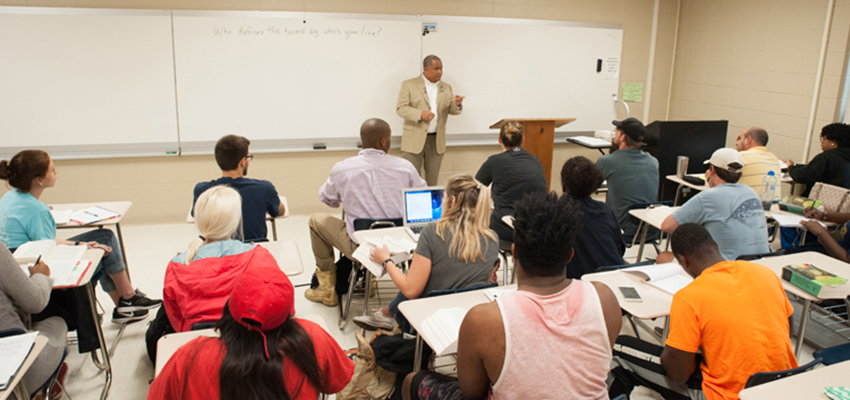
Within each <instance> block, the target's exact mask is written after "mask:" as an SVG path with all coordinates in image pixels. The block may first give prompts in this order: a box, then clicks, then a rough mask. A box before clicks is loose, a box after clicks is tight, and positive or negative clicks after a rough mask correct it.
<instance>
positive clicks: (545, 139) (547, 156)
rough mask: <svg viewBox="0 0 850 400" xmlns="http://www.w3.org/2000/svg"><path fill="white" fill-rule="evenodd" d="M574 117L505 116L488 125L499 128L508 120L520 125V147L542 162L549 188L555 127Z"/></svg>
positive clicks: (570, 120)
mask: <svg viewBox="0 0 850 400" xmlns="http://www.w3.org/2000/svg"><path fill="white" fill-rule="evenodd" d="M575 120H576V119H575V118H505V119H503V120H500V121H499V122H496V123H495V124H493V125H490V129H501V128H502V125H504V124H505V123H506V122H508V121H516V122H519V123H520V124H521V125H522V133H523V136H524V137H525V144H524V145H523V146H522V148H524V149H525V151H527V152H529V153H531V154H533V155H534V156H535V157H537V159H539V160H540V164H543V172H545V173H546V186H547V187H549V188H550V189H551V186H552V185H551V183H552V148H553V147H554V145H555V128H558V127H561V126H564V125H566V124H569V123H570V122H573V121H575Z"/></svg>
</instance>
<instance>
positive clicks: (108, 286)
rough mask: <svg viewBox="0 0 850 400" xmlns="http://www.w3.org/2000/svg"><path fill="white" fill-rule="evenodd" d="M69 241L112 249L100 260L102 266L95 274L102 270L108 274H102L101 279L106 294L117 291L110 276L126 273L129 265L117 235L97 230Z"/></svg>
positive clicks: (99, 266) (104, 230) (109, 231)
mask: <svg viewBox="0 0 850 400" xmlns="http://www.w3.org/2000/svg"><path fill="white" fill-rule="evenodd" d="M68 240H70V241H72V242H76V241H81V242H97V243H100V244H102V245H106V246H109V247H110V248H112V252H110V253H109V254H107V255H105V256H104V257H103V258H102V259H100V264H99V265H98V266H97V269H95V273H97V272H98V271H101V270H102V271H104V272H106V273H105V274H101V277H100V287H101V288H102V289H103V291H104V292H107V293H109V292H112V291H115V290H117V289H118V287H117V286H115V282H113V281H112V278H111V277H110V276H109V275H115V274H117V273H119V272H122V271H124V270H125V269H127V265H125V264H124V257H123V256H122V254H121V245H120V244H119V243H118V240H117V238H116V237H115V233H113V232H112V231H111V230H109V229H95V230H93V231H88V232H85V233H82V234H79V235H77V236H74V237H72V238H70V239H68Z"/></svg>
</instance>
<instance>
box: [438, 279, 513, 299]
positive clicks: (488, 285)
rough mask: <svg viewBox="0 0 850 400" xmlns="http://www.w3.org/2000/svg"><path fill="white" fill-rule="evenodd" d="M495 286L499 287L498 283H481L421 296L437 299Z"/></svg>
mask: <svg viewBox="0 0 850 400" xmlns="http://www.w3.org/2000/svg"><path fill="white" fill-rule="evenodd" d="M497 286H499V282H490V283H482V284H480V285H475V286H469V287H465V288H457V289H443V290H432V291H430V292H428V293H426V294H425V296H423V297H437V296H444V295H447V294H455V293H463V292H471V291H473V290H480V289H488V288H491V287H497Z"/></svg>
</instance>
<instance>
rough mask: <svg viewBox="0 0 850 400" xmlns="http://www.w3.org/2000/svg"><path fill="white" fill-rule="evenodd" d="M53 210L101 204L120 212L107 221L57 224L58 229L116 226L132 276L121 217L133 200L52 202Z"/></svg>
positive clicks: (125, 263) (75, 208)
mask: <svg viewBox="0 0 850 400" xmlns="http://www.w3.org/2000/svg"><path fill="white" fill-rule="evenodd" d="M49 206H50V209H51V210H56V211H64V210H82V209H85V208H89V207H93V206H99V207H102V208H105V209H107V210H109V211H112V212H115V213H118V215H119V216H118V218H113V219H108V220H106V221H100V222H95V223H93V224H90V225H80V224H78V223H76V222H73V221H72V222H69V223H67V224H61V225H60V224H56V229H69V228H92V227H94V228H103V227H104V226H112V225H114V226H115V232H116V234H117V236H118V244H119V245H120V247H121V255H122V256H123V257H124V265H126V266H127V276H128V277H129V276H130V267H129V265H130V264H128V263H127V251H125V250H124V236H123V235H122V234H121V219H123V218H124V216H125V215H127V212H128V211H130V207H132V206H133V202H132V201H106V202H97V203H68V204H50V205H49Z"/></svg>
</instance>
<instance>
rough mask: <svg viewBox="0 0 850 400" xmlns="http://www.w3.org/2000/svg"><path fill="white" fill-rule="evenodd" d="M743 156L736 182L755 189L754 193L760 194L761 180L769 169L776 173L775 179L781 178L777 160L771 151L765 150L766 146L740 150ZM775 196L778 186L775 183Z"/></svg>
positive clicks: (777, 194)
mask: <svg viewBox="0 0 850 400" xmlns="http://www.w3.org/2000/svg"><path fill="white" fill-rule="evenodd" d="M741 155H742V156H743V157H744V171H743V175H742V176H741V179H740V180H739V181H738V183H743V184H745V185H747V186H749V187H751V188H753V190H755V191H756V194H759V195H760V194H761V181H762V180H763V179H764V177H765V175H767V173H768V172H769V171H773V173H774V175H776V181H777V182H779V180H780V179H781V178H782V171H781V170H780V169H779V160H778V159H777V158H776V156H775V155H773V153H771V152H769V151H767V147H764V146H757V147H753V148H751V149H749V150H744V151H742V152H741ZM776 189H777V193H776V197H777V198H778V197H779V193H778V192H779V186H778V185H777V188H776Z"/></svg>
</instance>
